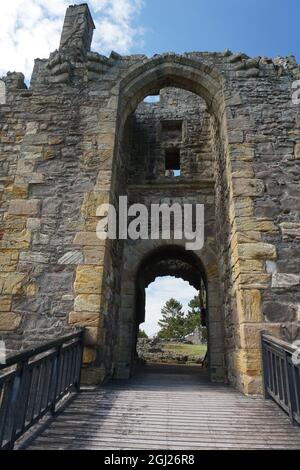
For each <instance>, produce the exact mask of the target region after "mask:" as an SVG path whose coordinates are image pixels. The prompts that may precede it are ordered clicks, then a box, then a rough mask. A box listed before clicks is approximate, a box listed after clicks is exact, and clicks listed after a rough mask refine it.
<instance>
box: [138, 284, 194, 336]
mask: <svg viewBox="0 0 300 470" xmlns="http://www.w3.org/2000/svg"><path fill="white" fill-rule="evenodd" d="M195 295H197V291H196V289H194V288H193V287H192V286H190V284H189V283H188V282H186V281H183V280H182V279H177V278H175V277H171V276H164V277H158V278H156V279H155V281H154V282H152V283H151V284H150V285H149V287H148V288H147V289H146V321H145V323H142V324H141V326H140V327H141V329H142V330H145V331H146V333H147V334H148V335H150V336H152V335H154V334H155V333H157V332H158V330H159V326H158V320H160V319H161V309H162V307H163V306H164V304H165V303H166V301H167V300H169V299H170V298H171V297H173V298H175V299H176V300H178V301H179V302H180V303H181V304H182V305H183V310H184V311H185V312H186V313H187V311H188V303H189V301H190V300H191V299H192V298H193V297H194V296H195Z"/></svg>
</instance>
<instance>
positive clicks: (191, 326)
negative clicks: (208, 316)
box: [186, 295, 207, 341]
mask: <svg viewBox="0 0 300 470" xmlns="http://www.w3.org/2000/svg"><path fill="white" fill-rule="evenodd" d="M200 315H201V306H200V299H199V296H197V295H196V296H195V297H194V298H193V299H192V300H191V301H190V302H189V310H188V314H187V317H186V329H187V333H186V334H187V335H188V334H190V333H193V332H194V331H195V330H196V328H198V331H199V333H200V336H201V337H202V338H203V339H204V340H205V341H207V328H206V327H204V326H201V322H200Z"/></svg>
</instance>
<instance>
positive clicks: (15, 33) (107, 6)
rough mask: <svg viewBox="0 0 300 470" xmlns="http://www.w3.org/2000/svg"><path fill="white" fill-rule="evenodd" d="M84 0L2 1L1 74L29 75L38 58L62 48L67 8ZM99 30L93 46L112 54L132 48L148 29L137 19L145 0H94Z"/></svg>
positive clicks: (0, 28) (93, 8) (95, 19)
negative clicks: (135, 23) (60, 41)
mask: <svg viewBox="0 0 300 470" xmlns="http://www.w3.org/2000/svg"><path fill="white" fill-rule="evenodd" d="M74 3H82V0H76V1H75V2H74V1H72V0H9V1H7V2H2V3H1V16H0V76H1V75H4V74H6V73H7V72H8V71H11V72H12V71H17V72H23V73H24V75H25V77H26V78H27V79H29V78H30V75H31V73H32V69H33V64H34V59H35V58H41V59H43V58H48V57H49V54H50V52H52V51H54V50H55V49H57V48H58V45H59V40H60V34H61V30H62V26H63V19H64V15H65V11H66V8H67V7H68V5H70V4H74ZM89 5H90V8H91V11H92V15H93V18H94V22H95V26H96V31H95V33H94V41H93V49H94V50H96V51H98V52H100V53H102V54H109V53H110V51H111V50H116V51H117V52H120V53H121V54H126V53H128V52H130V50H131V48H132V47H133V46H134V45H135V44H139V43H140V41H141V39H142V36H143V33H144V30H143V28H139V27H135V26H134V21H135V19H136V18H137V17H138V15H139V13H140V11H141V8H142V6H143V0H90V2H89Z"/></svg>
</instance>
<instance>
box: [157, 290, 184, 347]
mask: <svg viewBox="0 0 300 470" xmlns="http://www.w3.org/2000/svg"><path fill="white" fill-rule="evenodd" d="M161 314H162V319H161V320H160V321H159V322H158V324H159V326H160V327H161V329H160V331H159V332H158V335H157V336H158V337H159V338H161V339H171V338H174V339H177V340H182V339H183V338H184V336H185V318H184V312H183V311H182V305H181V303H180V302H178V301H177V300H175V299H170V300H168V301H167V302H166V304H165V305H164V307H163V308H162V309H161Z"/></svg>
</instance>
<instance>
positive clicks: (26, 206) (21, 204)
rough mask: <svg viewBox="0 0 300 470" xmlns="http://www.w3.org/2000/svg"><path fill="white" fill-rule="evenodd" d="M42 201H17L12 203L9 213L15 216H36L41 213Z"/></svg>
mask: <svg viewBox="0 0 300 470" xmlns="http://www.w3.org/2000/svg"><path fill="white" fill-rule="evenodd" d="M39 207H40V201H39V200H35V199H30V200H28V201H26V200H24V199H15V200H13V201H11V202H10V204H9V209H8V213H9V214H14V215H36V214H37V213H38V212H39Z"/></svg>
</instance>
